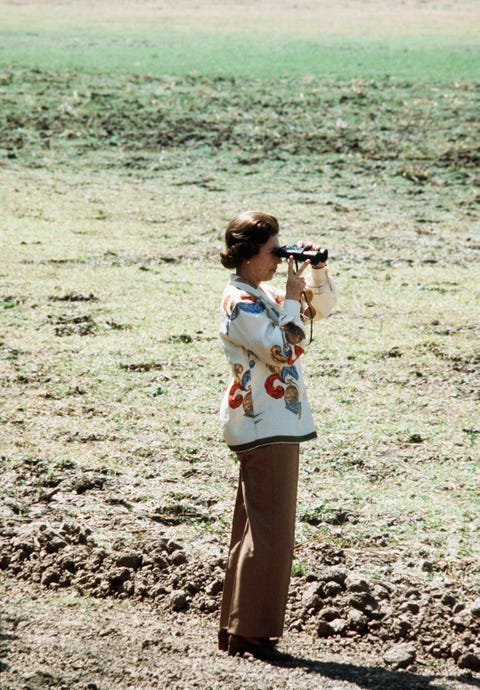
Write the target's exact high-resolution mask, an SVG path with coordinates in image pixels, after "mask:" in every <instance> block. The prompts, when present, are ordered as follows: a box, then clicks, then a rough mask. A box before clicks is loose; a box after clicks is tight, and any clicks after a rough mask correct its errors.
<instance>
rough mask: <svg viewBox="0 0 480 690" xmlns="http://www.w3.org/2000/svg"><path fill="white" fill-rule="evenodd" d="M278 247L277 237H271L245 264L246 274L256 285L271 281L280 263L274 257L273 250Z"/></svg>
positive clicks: (280, 261)
mask: <svg viewBox="0 0 480 690" xmlns="http://www.w3.org/2000/svg"><path fill="white" fill-rule="evenodd" d="M279 246H280V245H279V242H278V235H271V236H270V237H269V238H268V240H267V241H266V242H265V244H262V246H261V247H260V251H259V252H258V254H255V256H252V258H251V259H249V260H248V262H246V263H247V268H248V273H249V274H250V276H251V277H252V278H253V279H254V280H255V282H256V283H257V284H258V283H262V282H263V281H265V280H271V279H272V278H273V276H274V275H275V272H276V270H277V268H278V266H279V264H281V263H282V260H281V259H280V258H279V257H278V256H276V255H275V250H276V249H278V247H279Z"/></svg>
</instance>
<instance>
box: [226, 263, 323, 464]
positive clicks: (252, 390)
mask: <svg viewBox="0 0 480 690" xmlns="http://www.w3.org/2000/svg"><path fill="white" fill-rule="evenodd" d="M306 292H307V296H308V305H307V304H304V305H302V304H301V303H300V302H297V301H296V300H285V299H283V297H282V296H281V295H280V293H278V292H277V291H276V290H275V288H273V287H272V286H270V285H268V286H267V285H265V286H264V285H262V287H259V288H254V287H252V286H251V285H250V284H249V283H246V282H245V281H243V280H242V279H241V278H240V277H239V276H236V275H235V276H231V278H230V281H229V283H228V285H227V286H226V288H225V291H224V294H223V300H222V307H221V328H220V338H221V340H222V343H223V346H224V349H225V354H226V356H227V360H228V362H229V363H230V365H231V368H232V375H233V376H232V380H231V381H230V383H229V385H228V388H227V390H226V392H225V395H224V397H223V400H222V405H221V411H220V416H221V420H222V427H223V436H224V439H225V441H226V443H227V444H228V446H229V447H230V448H231V449H232V450H234V451H236V452H242V451H246V450H251V449H253V448H256V447H259V446H262V445H267V444H270V443H288V442H290V443H299V442H301V441H306V440H308V439H312V438H315V436H316V432H315V426H314V423H313V419H312V415H311V412H310V406H309V404H308V399H307V395H306V391H305V386H304V383H303V376H302V370H301V362H300V359H301V357H302V355H303V353H304V352H305V349H306V347H307V337H308V336H307V331H308V328H307V326H306V322H308V321H309V320H310V318H311V317H313V319H314V320H316V319H318V318H324V317H326V316H328V314H329V313H330V312H331V310H332V308H333V306H334V304H335V302H336V300H337V290H336V287H335V285H334V283H333V281H332V280H331V279H330V277H329V276H328V273H327V270H326V268H324V269H311V277H310V279H309V281H308V284H307V290H306Z"/></svg>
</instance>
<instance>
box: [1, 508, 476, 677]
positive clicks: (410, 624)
mask: <svg viewBox="0 0 480 690" xmlns="http://www.w3.org/2000/svg"><path fill="white" fill-rule="evenodd" d="M0 552H1V554H2V556H1V558H0V569H2V570H3V571H6V572H7V573H9V574H11V575H14V576H15V577H17V578H21V579H22V580H28V581H32V582H35V583H40V584H41V585H43V586H44V587H47V588H49V589H53V590H58V589H60V588H64V587H74V588H75V589H76V590H78V591H79V592H80V593H83V594H88V595H91V596H94V597H101V598H105V597H118V598H127V597H128V598H134V599H140V600H152V601H154V602H155V603H156V604H157V605H160V607H161V608H163V609H165V610H166V611H179V612H181V611H185V612H186V611H189V610H190V611H194V612H195V613H196V614H201V615H207V616H212V615H213V616H217V615H218V609H219V603H220V596H221V591H222V580H223V571H224V567H225V562H224V559H223V558H222V557H221V556H220V555H214V556H209V557H208V558H207V559H205V557H204V556H202V554H200V553H198V552H196V551H195V550H192V551H190V552H189V551H188V549H187V548H185V546H184V545H182V544H180V543H177V542H175V541H172V540H171V539H169V538H168V536H165V537H164V538H155V539H151V540H146V541H142V542H141V543H135V544H132V543H131V542H127V541H126V540H122V539H117V540H115V541H112V542H111V543H109V544H107V545H100V544H99V543H98V541H97V540H96V539H95V537H94V536H93V534H92V533H91V531H90V530H89V529H86V528H84V527H82V526H80V525H79V524H76V523H75V522H73V521H65V522H62V523H60V524H52V523H46V522H41V523H39V524H36V525H25V524H23V525H18V523H16V522H15V521H10V522H8V523H7V525H5V526H4V527H2V528H1V531H0ZM308 571H309V574H308V575H306V576H302V577H295V578H293V580H292V587H291V593H290V599H289V604H288V621H289V627H290V629H291V630H298V631H307V632H309V633H312V634H313V635H315V636H318V637H320V638H325V639H328V640H329V641H330V642H331V643H333V644H334V646H335V645H338V644H340V645H341V642H342V641H348V642H352V641H366V642H368V644H369V646H370V647H371V648H376V649H378V652H379V654H380V655H383V657H384V660H385V662H386V663H387V664H389V665H391V666H393V667H395V668H408V667H411V666H412V665H413V664H415V662H416V661H421V660H422V659H423V660H425V659H426V658H428V657H435V658H438V659H444V660H450V659H453V660H454V661H455V662H456V663H457V664H458V666H459V667H460V668H462V669H469V670H472V671H479V670H480V649H479V647H478V642H477V640H478V639H479V637H480V600H476V601H470V602H467V601H466V600H465V597H464V595H463V593H462V592H461V591H457V590H456V589H455V588H453V587H452V588H449V589H448V590H445V589H444V588H438V587H436V586H434V585H429V584H426V583H425V582H413V581H412V580H411V578H410V579H409V578H406V577H404V576H398V577H395V578H393V579H392V580H390V581H388V582H387V581H384V580H378V581H373V580H367V579H365V578H364V577H360V576H359V575H357V574H356V573H355V570H352V564H350V563H348V562H347V558H346V556H345V554H344V553H343V552H342V551H337V550H332V549H331V548H329V547H322V546H319V545H318V546H316V547H314V548H311V549H310V550H309V553H308Z"/></svg>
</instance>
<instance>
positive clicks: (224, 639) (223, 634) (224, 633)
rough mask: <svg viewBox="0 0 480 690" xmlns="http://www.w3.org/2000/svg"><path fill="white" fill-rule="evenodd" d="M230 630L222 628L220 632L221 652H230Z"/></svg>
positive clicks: (219, 643) (219, 646)
mask: <svg viewBox="0 0 480 690" xmlns="http://www.w3.org/2000/svg"><path fill="white" fill-rule="evenodd" d="M228 638H229V634H228V630H227V629H226V628H220V630H219V631H218V648H219V650H220V651H221V652H228Z"/></svg>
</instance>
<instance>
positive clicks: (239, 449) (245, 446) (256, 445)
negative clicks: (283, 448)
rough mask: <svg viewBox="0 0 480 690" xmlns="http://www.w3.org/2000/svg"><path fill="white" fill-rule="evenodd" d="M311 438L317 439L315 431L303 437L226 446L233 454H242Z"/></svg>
mask: <svg viewBox="0 0 480 690" xmlns="http://www.w3.org/2000/svg"><path fill="white" fill-rule="evenodd" d="M313 438H317V432H316V431H311V432H310V433H309V434H304V435H303V436H269V437H268V438H261V439H258V440H256V441H249V443H241V444H238V445H237V444H236V445H231V444H230V443H227V445H228V447H229V448H230V450H233V451H234V452H235V453H242V452H243V451H246V450H253V449H254V448H261V447H262V446H270V445H272V443H302V442H303V441H310V440H311V439H313Z"/></svg>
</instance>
